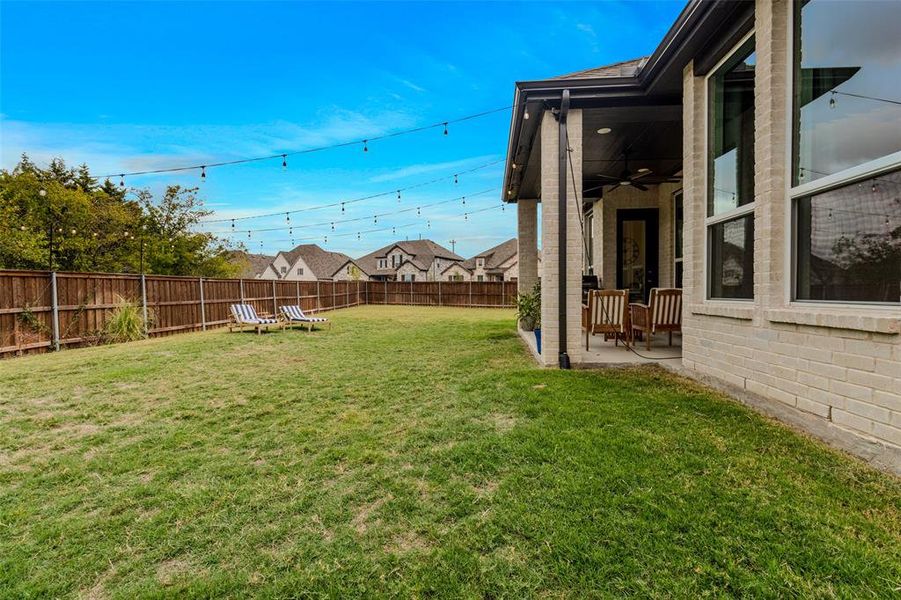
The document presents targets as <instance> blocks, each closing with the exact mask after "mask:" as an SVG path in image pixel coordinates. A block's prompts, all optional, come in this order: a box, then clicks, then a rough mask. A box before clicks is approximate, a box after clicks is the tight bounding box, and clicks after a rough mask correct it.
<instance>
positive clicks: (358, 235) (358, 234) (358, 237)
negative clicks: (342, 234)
mask: <svg viewBox="0 0 901 600" xmlns="http://www.w3.org/2000/svg"><path fill="white" fill-rule="evenodd" d="M357 239H360V232H359V231H358V232H357Z"/></svg>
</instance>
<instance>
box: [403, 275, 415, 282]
mask: <svg viewBox="0 0 901 600" xmlns="http://www.w3.org/2000/svg"><path fill="white" fill-rule="evenodd" d="M400 280H401V281H416V275H414V274H410V275H401V276H400Z"/></svg>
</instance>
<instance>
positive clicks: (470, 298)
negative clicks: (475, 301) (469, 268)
mask: <svg viewBox="0 0 901 600" xmlns="http://www.w3.org/2000/svg"><path fill="white" fill-rule="evenodd" d="M469 308H472V279H470V280H469Z"/></svg>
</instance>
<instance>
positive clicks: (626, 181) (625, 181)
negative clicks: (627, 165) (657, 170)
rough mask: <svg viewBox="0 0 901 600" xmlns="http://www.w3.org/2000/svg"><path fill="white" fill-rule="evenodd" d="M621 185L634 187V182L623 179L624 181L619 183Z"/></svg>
mask: <svg viewBox="0 0 901 600" xmlns="http://www.w3.org/2000/svg"><path fill="white" fill-rule="evenodd" d="M619 184H620V185H632V182H631V181H629V180H628V179H623V180H622V181H620V182H619Z"/></svg>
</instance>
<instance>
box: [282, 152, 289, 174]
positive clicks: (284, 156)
mask: <svg viewBox="0 0 901 600" xmlns="http://www.w3.org/2000/svg"><path fill="white" fill-rule="evenodd" d="M287 170H288V155H287V154H282V171H287Z"/></svg>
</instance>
